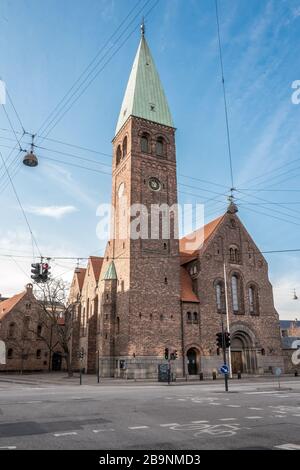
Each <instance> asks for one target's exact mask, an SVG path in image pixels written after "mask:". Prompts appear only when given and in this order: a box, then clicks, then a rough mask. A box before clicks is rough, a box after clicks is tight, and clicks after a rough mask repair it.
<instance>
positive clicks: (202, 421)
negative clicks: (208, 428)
mask: <svg viewBox="0 0 300 470" xmlns="http://www.w3.org/2000/svg"><path fill="white" fill-rule="evenodd" d="M191 423H193V424H198V423H209V421H206V420H205V419H203V420H201V421H191Z"/></svg>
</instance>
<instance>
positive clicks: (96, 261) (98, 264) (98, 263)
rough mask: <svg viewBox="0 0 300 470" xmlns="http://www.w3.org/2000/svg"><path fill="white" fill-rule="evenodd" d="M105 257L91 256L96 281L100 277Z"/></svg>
mask: <svg viewBox="0 0 300 470" xmlns="http://www.w3.org/2000/svg"><path fill="white" fill-rule="evenodd" d="M103 259H104V258H101V257H99V256H90V260H91V265H92V267H93V271H94V276H95V279H96V281H98V280H99V277H100V272H101V268H102V264H103Z"/></svg>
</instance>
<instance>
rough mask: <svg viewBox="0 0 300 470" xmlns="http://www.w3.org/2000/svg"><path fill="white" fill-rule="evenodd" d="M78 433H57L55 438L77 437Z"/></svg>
mask: <svg viewBox="0 0 300 470" xmlns="http://www.w3.org/2000/svg"><path fill="white" fill-rule="evenodd" d="M76 435H77V432H62V433H55V434H54V436H55V437H61V436H76Z"/></svg>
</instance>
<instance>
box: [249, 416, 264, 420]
mask: <svg viewBox="0 0 300 470" xmlns="http://www.w3.org/2000/svg"><path fill="white" fill-rule="evenodd" d="M245 419H263V416H245Z"/></svg>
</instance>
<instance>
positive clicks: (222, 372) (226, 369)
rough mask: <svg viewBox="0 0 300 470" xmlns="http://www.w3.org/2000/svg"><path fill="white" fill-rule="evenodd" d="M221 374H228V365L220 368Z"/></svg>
mask: <svg viewBox="0 0 300 470" xmlns="http://www.w3.org/2000/svg"><path fill="white" fill-rule="evenodd" d="M220 372H221V374H228V372H229V368H228V365H227V364H223V365H222V367H220Z"/></svg>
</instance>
